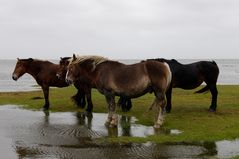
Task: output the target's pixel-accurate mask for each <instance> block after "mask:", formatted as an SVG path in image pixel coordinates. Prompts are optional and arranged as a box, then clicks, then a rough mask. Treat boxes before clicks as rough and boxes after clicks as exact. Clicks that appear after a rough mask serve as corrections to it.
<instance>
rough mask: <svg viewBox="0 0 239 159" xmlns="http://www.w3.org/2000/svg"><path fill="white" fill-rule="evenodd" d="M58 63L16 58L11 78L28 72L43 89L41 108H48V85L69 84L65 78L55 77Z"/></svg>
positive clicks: (15, 78) (78, 93)
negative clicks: (43, 100) (43, 101)
mask: <svg viewBox="0 0 239 159" xmlns="http://www.w3.org/2000/svg"><path fill="white" fill-rule="evenodd" d="M59 67H60V66H59V65H57V64H54V63H51V62H49V61H42V60H36V59H32V58H29V59H17V63H16V66H15V69H14V72H13V73H12V79H13V80H15V81H16V80H18V79H19V78H20V77H21V76H22V75H24V74H25V73H29V74H30V75H32V77H33V78H34V79H35V80H36V82H37V84H39V85H40V86H41V88H42V90H43V93H44V98H45V105H44V106H43V109H45V110H47V109H49V105H50V104H49V87H50V86H52V87H66V86H69V84H67V83H66V82H65V80H61V79H59V78H57V76H56V72H57V71H58V69H59ZM80 94H81V91H80V90H78V92H77V94H76V95H75V96H74V98H75V99H77V97H78V96H80Z"/></svg>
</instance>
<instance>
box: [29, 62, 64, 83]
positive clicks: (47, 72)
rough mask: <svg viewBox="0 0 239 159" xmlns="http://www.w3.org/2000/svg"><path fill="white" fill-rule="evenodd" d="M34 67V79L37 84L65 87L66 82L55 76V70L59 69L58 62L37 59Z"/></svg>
mask: <svg viewBox="0 0 239 159" xmlns="http://www.w3.org/2000/svg"><path fill="white" fill-rule="evenodd" d="M35 67H36V69H35V70H34V69H33V71H34V73H35V74H36V75H35V77H34V78H35V79H36V81H37V83H38V84H39V85H41V86H42V85H48V86H54V87H65V86H67V85H68V84H67V83H66V82H65V80H64V79H59V78H58V77H57V76H56V73H57V71H58V70H59V69H60V66H59V65H58V64H54V63H52V62H49V61H38V62H36V64H35Z"/></svg>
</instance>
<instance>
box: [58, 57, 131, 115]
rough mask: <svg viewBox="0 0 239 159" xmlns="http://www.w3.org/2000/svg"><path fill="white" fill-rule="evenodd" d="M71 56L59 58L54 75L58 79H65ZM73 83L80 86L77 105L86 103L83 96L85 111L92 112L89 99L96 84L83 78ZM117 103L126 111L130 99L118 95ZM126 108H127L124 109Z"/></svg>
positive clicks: (129, 105)
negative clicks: (57, 67) (58, 66)
mask: <svg viewBox="0 0 239 159" xmlns="http://www.w3.org/2000/svg"><path fill="white" fill-rule="evenodd" d="M71 59H72V57H61V58H60V62H59V65H60V68H59V69H58V71H57V74H56V76H57V77H58V78H59V79H62V80H65V76H66V72H67V66H68V65H69V63H70V61H71ZM75 85H77V87H78V88H80V90H82V91H81V95H80V96H78V100H77V101H80V103H78V104H77V105H80V106H81V108H84V107H85V105H86V101H85V97H86V99H87V108H86V111H87V112H92V110H93V103H92V99H91V88H96V86H94V85H92V84H90V83H89V82H88V81H86V80H84V79H81V78H80V79H79V80H78V81H76V82H75ZM117 105H118V106H119V107H121V108H122V111H124V112H126V111H127V109H129V108H131V107H132V102H131V100H130V99H127V98H126V97H120V98H119V100H118V103H117ZM126 108H127V109H126Z"/></svg>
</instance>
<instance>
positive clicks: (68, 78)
mask: <svg viewBox="0 0 239 159" xmlns="http://www.w3.org/2000/svg"><path fill="white" fill-rule="evenodd" d="M65 80H66V81H71V79H70V77H69V69H68V70H67V72H66V79H65Z"/></svg>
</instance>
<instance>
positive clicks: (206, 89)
mask: <svg viewBox="0 0 239 159" xmlns="http://www.w3.org/2000/svg"><path fill="white" fill-rule="evenodd" d="M208 90H209V87H208V86H207V85H206V86H205V87H203V88H202V89H200V90H198V91H196V92H194V93H204V92H206V91H208Z"/></svg>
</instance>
